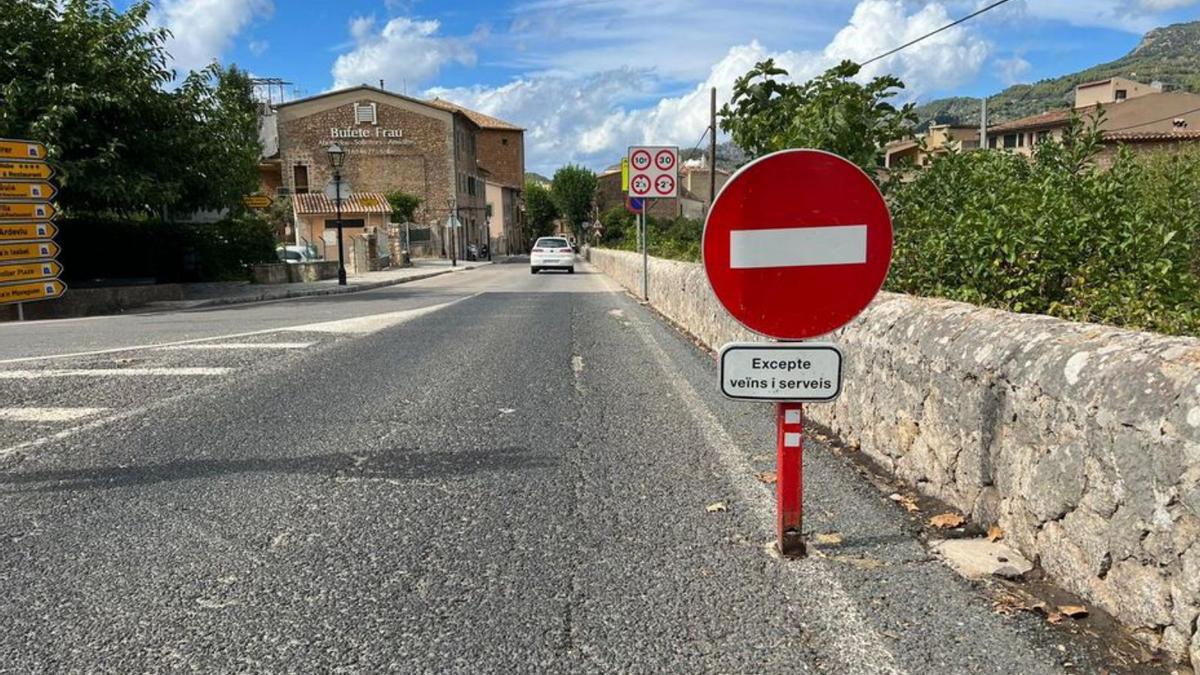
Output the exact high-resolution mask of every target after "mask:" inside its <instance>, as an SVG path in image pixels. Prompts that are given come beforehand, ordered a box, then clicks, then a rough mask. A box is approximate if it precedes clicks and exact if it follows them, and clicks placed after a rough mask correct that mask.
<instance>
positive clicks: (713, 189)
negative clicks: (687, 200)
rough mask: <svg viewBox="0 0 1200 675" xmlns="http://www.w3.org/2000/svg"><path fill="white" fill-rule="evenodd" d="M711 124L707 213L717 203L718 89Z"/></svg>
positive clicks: (711, 105) (712, 101)
mask: <svg viewBox="0 0 1200 675" xmlns="http://www.w3.org/2000/svg"><path fill="white" fill-rule="evenodd" d="M708 110H709V124H708V208H707V209H705V213H707V212H708V211H711V210H712V207H713V202H715V201H717V88H716V87H713V88H712V97H711V98H710V99H709V106H708Z"/></svg>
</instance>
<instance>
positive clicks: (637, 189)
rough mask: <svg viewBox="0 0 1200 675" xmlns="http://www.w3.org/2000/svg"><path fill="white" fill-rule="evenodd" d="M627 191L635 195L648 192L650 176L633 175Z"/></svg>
mask: <svg viewBox="0 0 1200 675" xmlns="http://www.w3.org/2000/svg"><path fill="white" fill-rule="evenodd" d="M629 191H630V192H632V193H633V194H635V195H644V194H649V193H650V177H649V176H634V177H633V179H632V180H630V181H629Z"/></svg>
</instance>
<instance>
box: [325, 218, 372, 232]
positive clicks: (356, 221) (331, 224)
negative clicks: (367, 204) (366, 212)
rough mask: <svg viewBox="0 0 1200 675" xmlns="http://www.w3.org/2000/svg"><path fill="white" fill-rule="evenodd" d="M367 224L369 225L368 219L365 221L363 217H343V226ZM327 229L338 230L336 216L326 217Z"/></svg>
mask: <svg viewBox="0 0 1200 675" xmlns="http://www.w3.org/2000/svg"><path fill="white" fill-rule="evenodd" d="M366 226H367V224H366V221H364V220H363V219H362V218H342V227H343V228H346V227H366ZM325 229H326V230H336V229H337V220H336V219H334V218H326V219H325Z"/></svg>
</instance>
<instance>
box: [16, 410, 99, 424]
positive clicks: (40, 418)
mask: <svg viewBox="0 0 1200 675" xmlns="http://www.w3.org/2000/svg"><path fill="white" fill-rule="evenodd" d="M105 410H108V408H0V420H5V421H8V422H72V421H74V420H77V419H82V418H84V417H92V416H93V415H99V414H100V413H102V412H104V411H105Z"/></svg>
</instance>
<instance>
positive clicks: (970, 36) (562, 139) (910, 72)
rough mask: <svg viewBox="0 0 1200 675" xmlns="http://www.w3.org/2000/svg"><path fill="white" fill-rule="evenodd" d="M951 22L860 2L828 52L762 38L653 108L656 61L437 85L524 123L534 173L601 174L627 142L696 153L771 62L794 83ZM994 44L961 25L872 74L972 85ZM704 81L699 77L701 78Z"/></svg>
mask: <svg viewBox="0 0 1200 675" xmlns="http://www.w3.org/2000/svg"><path fill="white" fill-rule="evenodd" d="M949 21H950V19H949V18H948V15H947V13H946V10H945V8H944V7H943V6H942V5H941V4H939V3H931V4H928V5H925V6H924V7H922V8H920V9H918V10H916V11H915V13H912V14H909V13H908V12H907V11H906V9H905V4H904V2H902V0H861V1H860V2H858V4H857V6H856V8H855V11H854V13H853V16H852V17H851V19H850V21H849V24H848V25H847V26H845V27H844V28H843V29H842V30H841V31H840V32H839V33H838V34H837V35H836V36H835V37H834V38H833V40H832V41H831V42H830V43H829V44H828V45H827V46H826V47H825V48H824V49H823V50H820V51H771V50H769V49H767V48H766V47H764V46H763V44H762V43H760V42H759V41H756V40H750V41H748V42H747V43H744V44H741V45H738V46H735V47H732V48H729V49H727V50H726V51H725V52H724V53H723V54H722V55H721V56H719V57H718V58H717V59H716V60H715V61H713V62H710V63H711V65H709V66H708V67H707V68H706V71H705V73H704V74H703V75H702V76H701V77H702V79H701V80H700V81H699V82H698V83H696V84H694V85H692V86H690V87H688V88H686V90H685V91H684V92H682V93H679V94H676V95H674V96H666V97H659V98H658V100H657V101H656V102H654V103H651V104H649V105H640V106H639V105H630V104H629V102H630V101H637V100H639V99H642V98H644V97H645V95H646V94H647V93H651V92H654V91H657V90H659V89H661V88H662V87H663V86H664V79H666V80H668V81H669V79H670V78H669V76H668V77H667V78H664V76H663V74H662V73H661V72H659V70H658V68H657V64H651V65H654V66H655V67H654V68H646V69H638V70H634V69H629V68H625V69H620V68H613V69H606V70H603V71H601V72H599V73H592V74H575V73H574V72H573V70H572V69H567V70H565V71H552V72H549V73H542V74H539V75H533V76H529V77H525V78H521V79H518V80H516V81H513V82H511V83H509V84H506V85H504V86H501V87H495V88H489V87H468V88H457V89H435V90H431V92H429V93H430V95H438V96H442V97H443V98H447V99H449V100H452V101H455V102H457V103H459V104H461V105H464V106H467V107H469V108H475V109H477V110H480V111H482V112H485V113H488V114H491V115H495V116H497V117H500V118H502V119H507V120H511V121H513V122H516V123H519V124H521V125H522V126H525V127H526V128H527V129H528V132H527V134H526V146H527V162H528V164H529V166H530V168H531V170H535V171H540V172H543V173H545V172H548V171H552V170H553V168H554V167H557V166H560V165H562V164H564V163H567V162H579V163H584V164H587V165H589V166H591V167H593V168H602V167H604V166H607V165H609V164H611V163H613V162H614V161H616V160H617V159H618V158H619V157H620V156H621V155H622V154H623V153H624V151H625V148H626V147H627V146H628V145H631V144H635V143H674V144H678V145H680V146H683V147H686V148H690V147H692V146H693V145H694V144H695V143H696V142H697V140H698V139H699V138H700V136H701V134H702V133H703V131H704V128H705V127H706V126H707V124H708V111H709V105H708V101H709V90H710V88H712V87H716V88H717V92H718V94H717V96H718V101H719V103H724V102H725V101H727V100H728V99H729V97H730V95H731V90H732V87H733V83H734V81H735V80H736V79H737V77H739V76H740V75H742V74H744V73H745V72H746V71H748V70H749V69H750V68H751V67H753V65H754V64H755V63H756V62H758V61H762V60H764V59H766V58H768V57H771V58H774V59H775V60H776V62H777V63H778V64H779V65H780V66H782V67H783V68H786V69H787V70H788V71H789V72H790V74H791V77H792V78H793V79H797V80H805V79H808V78H810V77H812V76H814V75H816V74H818V73H820V72H822V71H823V70H825V69H826V68H828V67H830V66H832V65H834V64H836V63H837V62H839V61H841V60H843V59H854V60H865V59H867V58H870V57H873V56H875V55H877V54H880V53H882V52H884V51H887V50H888V49H890V48H892V47H895V46H897V45H900V44H903V43H904V42H907V41H908V40H911V39H913V38H915V37H917V36H919V35H922V34H924V33H927V32H929V31H931V30H933V29H934V28H938V27H940V26H942V25H945V24H946V23H949ZM988 52H989V46H988V44H987V43H986V42H985V41H984V40H983V39H982V38H980V37H978V36H977V35H976V34H975V33H973V32H972V31H971V30H970V29H969V28H964V27H960V28H955V29H951V30H948V31H945V32H943V33H941V34H939V35H938V36H936V37H934V38H931V39H929V40H926V41H924V42H921V43H919V44H917V45H915V46H913V47H912V48H909V49H906V50H904V51H902V52H900V53H898V54H896V55H894V56H891V57H888V58H886V59H884V60H882V61H880V62H877V63H876V64H872V65H871V66H869V67H868V68H867V69H866V70H865V71H864V73H863V75H862V77H863V78H869V77H873V76H875V75H879V74H883V73H885V72H890V73H894V74H897V75H900V76H901V77H902V79H904V80H905V82H906V83H907V84H908V85H909V89H908V91H907V92H906V94H905V96H907V97H915V96H918V95H921V94H924V93H928V92H932V91H941V90H946V89H950V88H953V87H955V86H958V85H960V84H963V83H964V82H967V81H970V80H971V79H973V78H974V77H975V75H977V74H978V72H979V70H980V68H982V66H983V64H984V62H985V60H986V58H987V55H988ZM693 82H695V80H693Z"/></svg>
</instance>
